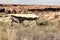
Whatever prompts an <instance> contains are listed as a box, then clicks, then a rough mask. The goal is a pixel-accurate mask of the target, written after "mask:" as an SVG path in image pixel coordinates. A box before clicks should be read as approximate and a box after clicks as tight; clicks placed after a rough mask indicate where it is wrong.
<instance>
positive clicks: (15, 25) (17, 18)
mask: <svg viewBox="0 0 60 40" xmlns="http://www.w3.org/2000/svg"><path fill="white" fill-rule="evenodd" d="M0 40H60V7H59V6H55V5H54V6H48V5H38V6H37V5H6V4H4V5H2V4H1V5H0Z"/></svg>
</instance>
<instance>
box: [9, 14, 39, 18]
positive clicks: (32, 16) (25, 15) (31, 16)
mask: <svg viewBox="0 0 60 40" xmlns="http://www.w3.org/2000/svg"><path fill="white" fill-rule="evenodd" d="M8 15H12V16H15V17H22V18H38V16H37V15H35V14H8Z"/></svg>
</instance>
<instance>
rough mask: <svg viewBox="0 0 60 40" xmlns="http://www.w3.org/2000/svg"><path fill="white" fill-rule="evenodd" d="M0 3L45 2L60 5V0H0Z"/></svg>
mask: <svg viewBox="0 0 60 40" xmlns="http://www.w3.org/2000/svg"><path fill="white" fill-rule="evenodd" d="M0 4H38V5H40V4H46V5H60V0H0Z"/></svg>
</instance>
